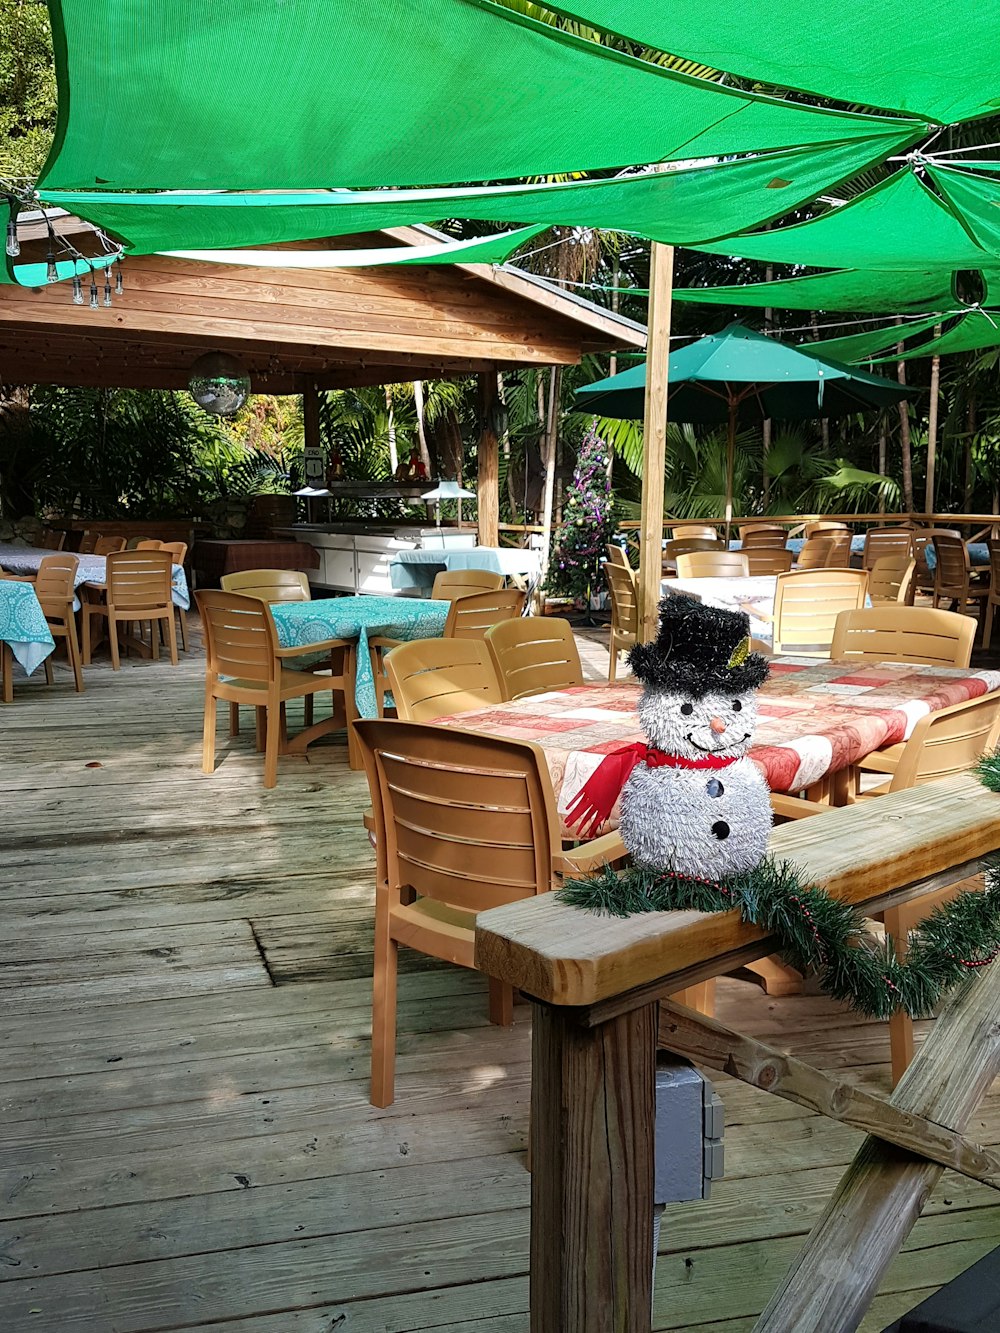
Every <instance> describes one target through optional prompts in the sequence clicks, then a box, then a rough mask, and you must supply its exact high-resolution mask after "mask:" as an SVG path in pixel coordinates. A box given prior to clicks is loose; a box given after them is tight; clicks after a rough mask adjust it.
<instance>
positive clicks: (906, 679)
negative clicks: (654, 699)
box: [441, 657, 1000, 814]
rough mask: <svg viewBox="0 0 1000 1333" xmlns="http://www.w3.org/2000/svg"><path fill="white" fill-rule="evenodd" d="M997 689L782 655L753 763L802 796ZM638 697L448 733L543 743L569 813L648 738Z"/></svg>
mask: <svg viewBox="0 0 1000 1333" xmlns="http://www.w3.org/2000/svg"><path fill="white" fill-rule="evenodd" d="M997 689H1000V671H968V670H965V671H963V670H958V669H951V668H947V667H928V666H914V665H910V664H906V663H893V662H879V663H875V664H872V663H858V664H857V665H851V664H848V663H846V662H807V661H805V660H804V659H802V658H789V657H785V658H781V657H777V658H774V659H773V660H772V662H771V678H770V679H769V680H768V681H767V682H766V684H765V685H764V686H763V688H762V689H761V691H760V695H759V698H758V708H759V714H760V720H759V723H758V726H757V734H756V744H755V745H754V747H753V749H752V750H751V751H750V757H751V759H753V760H754V761H755V762H756V763H757V764H758V766H759V767H760V769H761V771H762V772H763V774H764V777H765V779H766V780H767V784H768V786H769V787H770V788H771V790H772V791H778V792H796V791H802V790H803V789H804V788H806V787H809V786H811V785H812V784H813V783H814V782H818V781H819V780H820V779H821V778H823V777H825V776H826V775H827V774H829V773H836V772H840V771H842V770H843V769H846V768H850V767H851V765H853V764H855V763H857V762H858V760H860V759H863V758H864V757H865V756H866V755H869V754H871V753H872V752H873V751H874V750H879V749H881V748H882V747H883V746H886V745H895V744H896V743H897V742H898V741H901V740H905V739H906V738H907V737H908V736H909V734H910V732H911V731H912V730H913V728H914V726H915V725H916V723H917V722H918V721H919V720H920V718H922V717H925V716H926V715H927V714H928V713H932V712H936V711H938V710H939V709H941V708H947V707H948V706H949V705H950V704H956V703H961V702H963V701H964V700H966V699H975V698H978V697H979V696H980V695H981V694H987V693H989V692H990V691H991V690H997ZM639 691H640V686H638V685H635V684H622V685H579V686H576V687H575V688H573V689H569V690H558V691H556V692H554V693H551V694H536V695H534V696H533V697H531V698H529V699H521V700H519V701H518V702H517V703H507V704H497V705H494V706H493V707H492V708H482V709H477V710H476V711H475V712H471V713H460V714H458V715H457V716H456V717H449V718H442V719H441V725H443V726H458V727H468V728H470V729H472V730H476V731H486V732H490V733H491V734H493V735H498V736H507V737H509V738H511V739H512V740H526V741H536V742H537V743H538V744H539V745H540V746H541V747H542V749H543V750H544V751H545V757H546V759H547V760H548V765H549V770H550V772H551V774H552V782H553V785H554V787H555V789H556V794H557V797H558V802H559V812H560V814H565V812H566V809H567V807H568V806H569V805H570V804H571V803H572V801H573V799H574V797H575V796H576V794H577V792H578V791H579V790H580V788H581V787H582V786H583V784H584V783H585V782H586V781H587V779H588V778H589V777H590V775H591V773H593V771H594V769H595V768H596V767H597V765H598V764H599V763H600V762H601V758H602V756H603V755H606V754H608V753H609V752H610V751H612V750H616V749H617V748H618V747H619V746H620V745H627V744H628V743H629V742H631V741H637V740H643V739H644V737H643V734H642V731H641V729H640V727H639V719H638V717H637V716H636V706H637V703H638V699H639Z"/></svg>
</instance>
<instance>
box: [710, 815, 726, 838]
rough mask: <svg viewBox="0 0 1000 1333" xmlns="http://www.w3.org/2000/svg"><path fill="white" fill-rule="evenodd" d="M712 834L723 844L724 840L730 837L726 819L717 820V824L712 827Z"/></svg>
mask: <svg viewBox="0 0 1000 1333" xmlns="http://www.w3.org/2000/svg"><path fill="white" fill-rule="evenodd" d="M712 832H713V833H714V834H715V836H716V837H717V838H718V839H719V841H720V842H722V840H723V838H728V837H729V825H728V824H727V823H726V821H725V820H724V819H719V820H716V822H715V823H714V824H713V825H712Z"/></svg>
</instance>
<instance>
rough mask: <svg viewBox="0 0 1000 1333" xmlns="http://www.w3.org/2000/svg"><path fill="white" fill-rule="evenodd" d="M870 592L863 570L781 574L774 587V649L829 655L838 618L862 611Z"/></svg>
mask: <svg viewBox="0 0 1000 1333" xmlns="http://www.w3.org/2000/svg"><path fill="white" fill-rule="evenodd" d="M867 591H868V571H867V570H863V569H812V570H807V571H805V572H802V571H799V572H796V573H791V574H779V575H778V577H777V579H776V580H775V590H774V651H775V653H778V654H780V653H793V654H797V655H798V656H802V657H829V656H830V645H831V643H832V642H833V632H834V628H835V626H836V623H837V617H838V616H839V615H840V613H841V611H856V610H860V608H861V607H863V606H864V604H865V594H866V593H867Z"/></svg>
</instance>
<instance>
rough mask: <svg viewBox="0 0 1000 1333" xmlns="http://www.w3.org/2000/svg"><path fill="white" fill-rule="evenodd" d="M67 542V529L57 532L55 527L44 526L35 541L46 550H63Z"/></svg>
mask: <svg viewBox="0 0 1000 1333" xmlns="http://www.w3.org/2000/svg"><path fill="white" fill-rule="evenodd" d="M65 543H66V533H65V531H62V532H56V531H55V529H54V528H43V529H42V531H41V532H40V533H39V534H38V537H37V539H36V541H35V545H36V546H40V547H41V548H42V550H44V551H61V550H62V548H63V546H64V545H65Z"/></svg>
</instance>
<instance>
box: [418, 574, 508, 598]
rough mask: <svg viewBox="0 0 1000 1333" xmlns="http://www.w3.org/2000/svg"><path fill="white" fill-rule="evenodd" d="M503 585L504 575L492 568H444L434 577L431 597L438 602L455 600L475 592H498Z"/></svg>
mask: <svg viewBox="0 0 1000 1333" xmlns="http://www.w3.org/2000/svg"><path fill="white" fill-rule="evenodd" d="M503 585H504V576H503V575H502V574H495V573H494V572H493V570H492V569H442V570H441V572H440V573H439V574H437V575H436V576H435V578H434V587H433V588H432V589H431V597H433V598H434V600H435V601H438V602H453V601H454V600H455V598H456V597H469V596H471V594H472V593H474V592H497V591H498V590H499V589H500V588H502V587H503Z"/></svg>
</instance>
